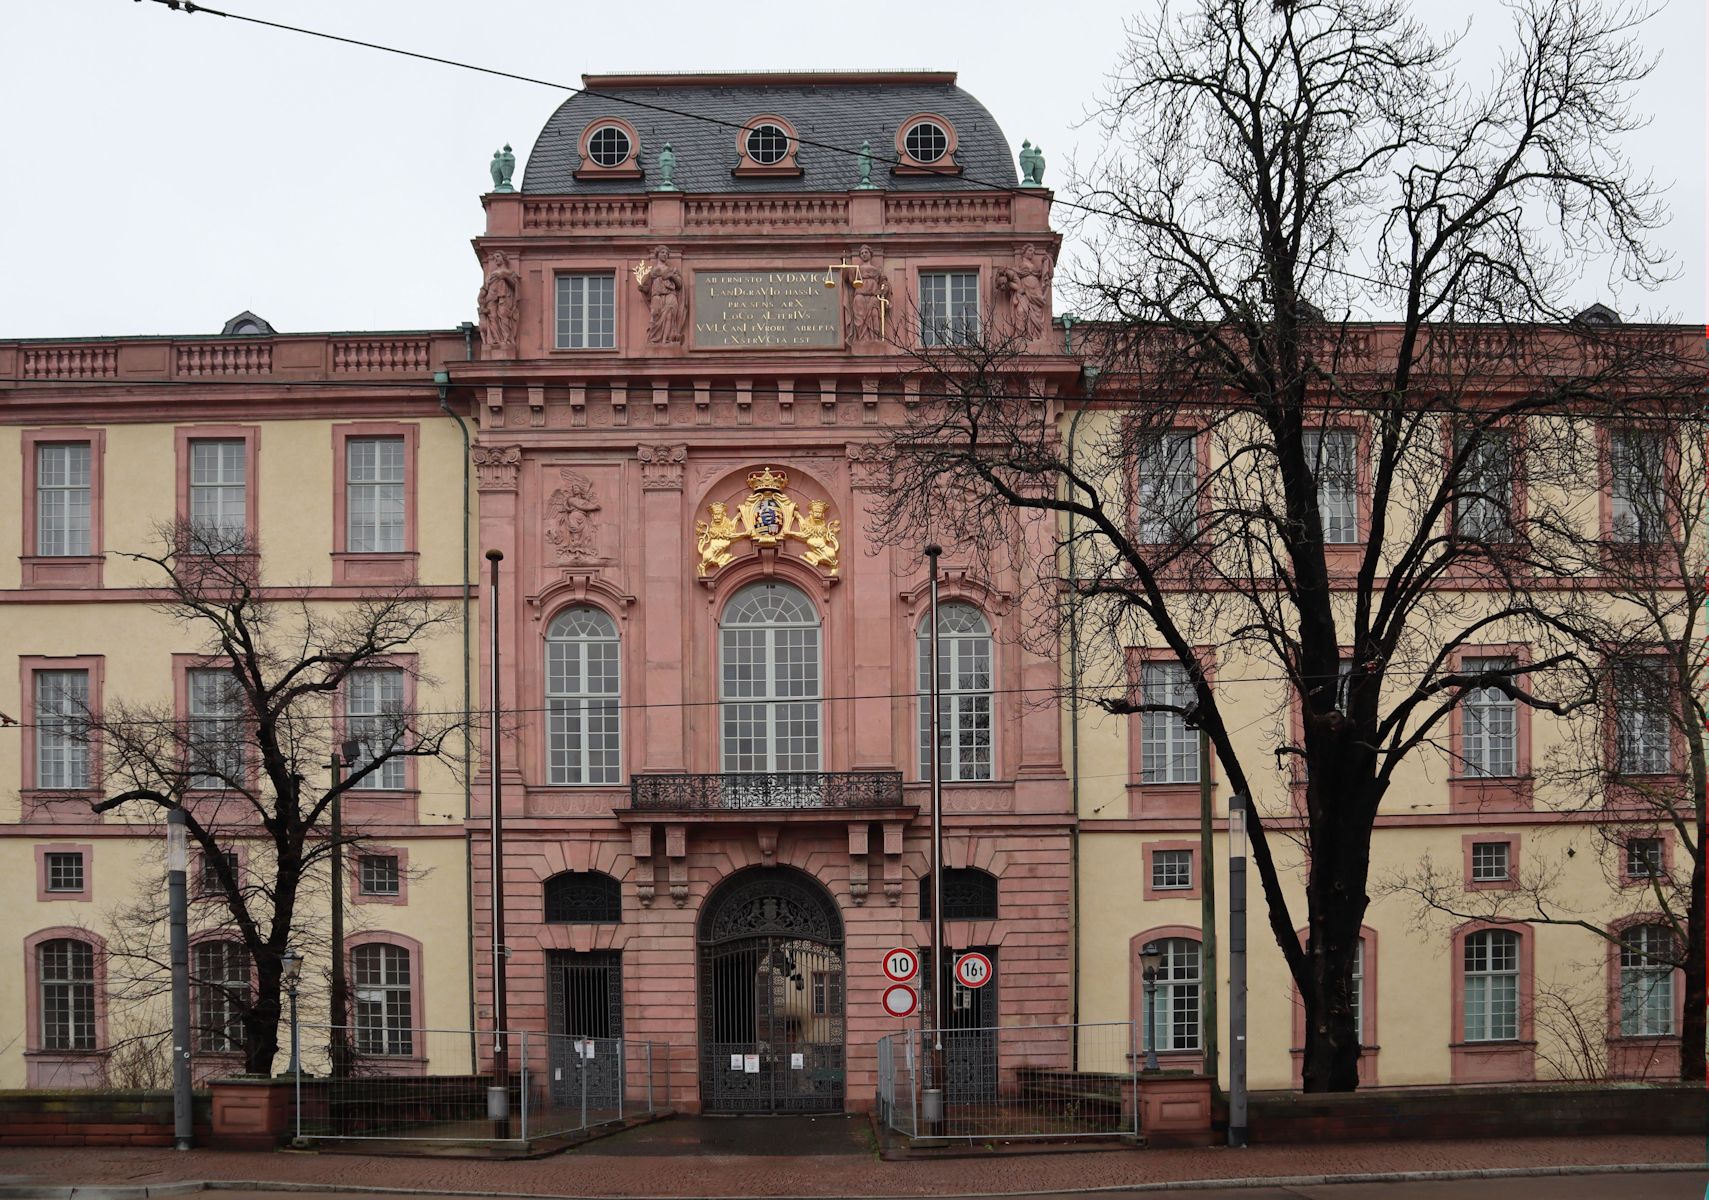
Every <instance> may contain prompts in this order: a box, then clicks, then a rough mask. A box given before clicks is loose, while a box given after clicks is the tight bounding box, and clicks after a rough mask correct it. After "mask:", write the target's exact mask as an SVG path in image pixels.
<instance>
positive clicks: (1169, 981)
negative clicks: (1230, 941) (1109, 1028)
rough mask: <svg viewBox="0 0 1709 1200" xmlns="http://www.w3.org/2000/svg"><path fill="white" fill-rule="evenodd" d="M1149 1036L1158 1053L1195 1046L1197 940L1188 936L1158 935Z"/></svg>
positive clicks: (1197, 1025)
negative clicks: (1160, 952)
mask: <svg viewBox="0 0 1709 1200" xmlns="http://www.w3.org/2000/svg"><path fill="white" fill-rule="evenodd" d="M1157 944H1158V946H1159V948H1160V949H1161V951H1162V958H1161V959H1160V960H1159V962H1158V964H1157V991H1156V996H1155V1000H1154V1003H1155V1004H1156V1007H1155V1008H1154V1009H1153V1010H1152V1017H1151V1029H1152V1037H1154V1038H1155V1039H1156V1043H1155V1044H1156V1046H1157V1050H1158V1052H1159V1053H1161V1052H1163V1051H1167V1050H1197V1049H1199V1046H1200V1043H1199V961H1200V959H1199V943H1198V942H1196V941H1194V940H1193V939H1191V938H1179V937H1174V938H1162V939H1160V940H1159V941H1158V943H1157Z"/></svg>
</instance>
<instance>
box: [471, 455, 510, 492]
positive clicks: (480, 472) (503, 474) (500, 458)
mask: <svg viewBox="0 0 1709 1200" xmlns="http://www.w3.org/2000/svg"><path fill="white" fill-rule="evenodd" d="M469 459H470V461H471V462H473V463H474V464H475V479H476V482H477V484H478V485H479V486H480V487H482V488H484V489H486V490H488V491H504V492H514V491H515V490H516V477H517V474H518V473H519V472H520V471H521V470H522V447H521V446H481V445H476V446H471V447H470V448H469Z"/></svg>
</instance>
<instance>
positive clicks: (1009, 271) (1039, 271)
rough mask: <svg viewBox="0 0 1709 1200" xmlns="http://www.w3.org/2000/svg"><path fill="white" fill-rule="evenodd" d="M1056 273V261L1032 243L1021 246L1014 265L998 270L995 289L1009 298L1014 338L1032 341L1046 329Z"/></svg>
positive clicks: (1048, 323)
mask: <svg viewBox="0 0 1709 1200" xmlns="http://www.w3.org/2000/svg"><path fill="white" fill-rule="evenodd" d="M1055 275H1056V262H1055V260H1053V259H1052V258H1051V257H1050V255H1048V254H1046V253H1045V252H1044V251H1043V250H1040V249H1039V248H1038V247H1037V246H1035V245H1033V244H1032V243H1031V242H1028V243H1027V244H1026V245H1025V246H1022V247H1021V252H1020V254H1019V255H1017V256H1016V258H1015V265H1014V266H1012V267H999V268H998V269H997V290H998V291H1000V292H1002V293H1004V294H1005V295H1006V296H1008V298H1009V330H1010V332H1011V333H1012V334H1014V336H1015V337H1017V338H1023V339H1025V340H1027V341H1032V340H1034V339H1037V338H1041V337H1043V336H1044V335H1045V334H1046V333H1047V332H1048V331H1049V329H1050V303H1051V292H1050V282H1051V280H1052V279H1053V278H1054V277H1055Z"/></svg>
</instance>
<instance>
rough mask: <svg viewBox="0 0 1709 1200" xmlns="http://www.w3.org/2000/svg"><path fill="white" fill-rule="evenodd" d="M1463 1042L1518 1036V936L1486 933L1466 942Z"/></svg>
mask: <svg viewBox="0 0 1709 1200" xmlns="http://www.w3.org/2000/svg"><path fill="white" fill-rule="evenodd" d="M1465 972H1466V974H1465V984H1466V993H1465V1001H1466V1012H1465V1024H1466V1040H1467V1041H1468V1042H1504V1041H1512V1040H1513V1039H1515V1038H1517V1037H1518V1036H1519V935H1518V934H1515V933H1509V932H1506V931H1505V930H1487V931H1485V932H1482V933H1474V934H1472V935H1470V936H1469V937H1467V938H1466V951H1465Z"/></svg>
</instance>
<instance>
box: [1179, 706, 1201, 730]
mask: <svg viewBox="0 0 1709 1200" xmlns="http://www.w3.org/2000/svg"><path fill="white" fill-rule="evenodd" d="M1181 724H1183V725H1185V726H1186V727H1187V728H1188V729H1197V728H1198V727H1199V724H1200V722H1199V702H1198V701H1197V700H1189V701H1187V703H1186V706H1185V707H1184V708H1182V709H1181Z"/></svg>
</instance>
